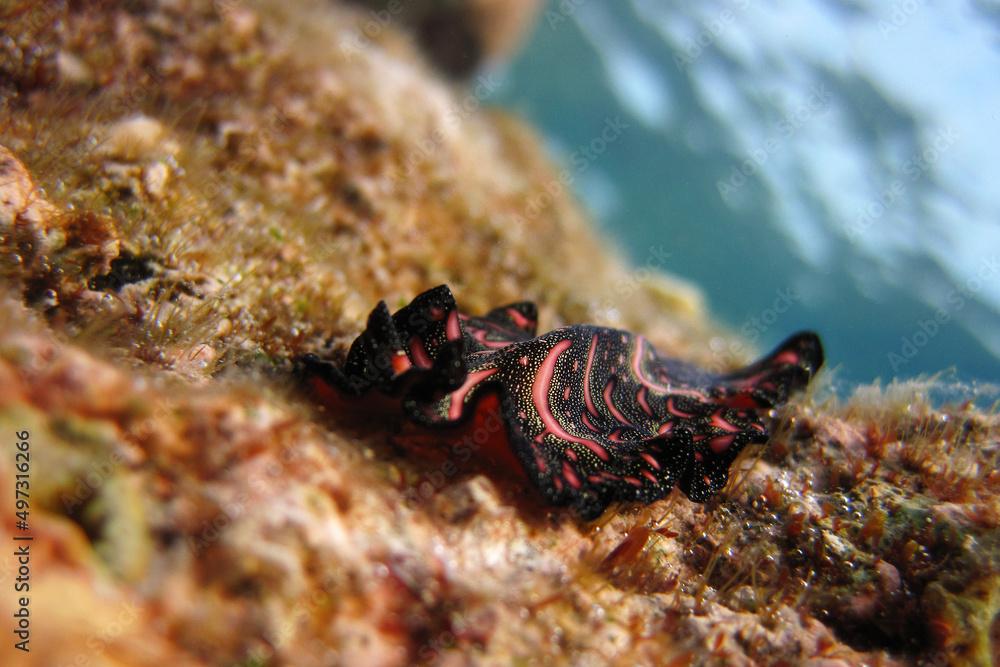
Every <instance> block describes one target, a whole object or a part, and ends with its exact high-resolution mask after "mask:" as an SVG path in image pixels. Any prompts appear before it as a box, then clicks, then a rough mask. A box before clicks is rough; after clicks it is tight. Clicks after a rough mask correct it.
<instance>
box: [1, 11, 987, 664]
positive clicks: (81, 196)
mask: <svg viewBox="0 0 1000 667" xmlns="http://www.w3.org/2000/svg"><path fill="white" fill-rule="evenodd" d="M444 4H447V3H442V5H444ZM529 4H531V3H524V4H523V6H524V7H527V6H528V5H529ZM433 5H434V3H415V4H413V5H412V11H414V12H418V10H420V11H423V9H421V8H422V7H427V6H433ZM469 6H477V7H478V6H482V7H487V6H489V3H469ZM377 11H380V10H376V13H371V12H367V11H364V10H360V9H358V8H357V7H356V6H355V5H354V4H339V3H330V2H320V1H315V2H301V3H278V2H272V1H270V0H268V1H262V2H259V3H244V2H212V1H209V0H151V1H148V2H101V3H33V2H13V3H7V4H5V5H3V6H2V7H0V12H2V24H0V25H2V28H0V30H2V31H3V35H2V39H0V95H2V104H0V113H2V122H0V145H2V148H0V323H2V326H0V425H2V427H3V429H4V433H7V434H8V435H9V434H11V433H12V432H15V431H16V432H25V431H27V432H28V434H29V436H30V437H29V438H28V440H29V441H30V447H31V452H32V459H31V490H32V494H31V510H30V518H29V521H28V523H29V527H30V533H31V534H32V535H33V537H34V539H33V541H32V560H31V568H32V569H31V577H32V578H31V595H32V597H31V610H32V611H31V613H32V626H31V627H32V635H31V649H32V652H31V654H30V655H28V654H24V653H22V652H20V651H17V650H15V649H14V648H13V647H12V644H11V643H10V642H5V644H4V645H3V648H2V649H0V651H2V653H0V660H2V662H3V664H87V665H146V664H149V665H153V664H192V665H199V664H223V665H237V664H240V665H243V664H246V665H251V664H252V665H281V664H290V665H306V666H308V665H330V664H349V665H354V664H366V665H367V664H372V665H402V664H411V663H415V662H416V663H432V664H574V665H587V664H594V665H603V664H612V663H617V664H668V665H687V664H716V665H741V664H742V665H750V664H810V665H833V664H861V663H868V664H989V662H990V660H991V659H993V656H995V655H996V654H997V651H998V649H997V646H998V642H997V639H996V630H995V627H996V626H997V624H998V621H997V608H998V603H997V600H998V597H997V592H996V591H997V585H996V582H997V576H998V560H1000V545H998V538H997V535H998V531H997V527H998V522H1000V507H998V484H1000V476H998V474H997V472H996V470H997V465H996V464H997V455H998V449H1000V423H998V419H997V417H996V416H995V415H994V414H992V413H989V414H987V413H983V412H980V411H977V410H975V409H974V408H972V407H970V406H953V407H934V406H932V405H931V404H930V403H929V402H928V401H927V399H926V392H925V391H923V389H922V388H921V387H909V388H907V387H894V388H891V389H886V390H882V389H879V388H877V387H875V388H869V389H867V390H865V392H859V394H858V395H857V396H856V397H855V398H854V399H853V400H852V401H849V402H846V403H838V402H837V401H834V400H832V399H825V400H824V399H820V398H817V397H814V396H806V397H800V398H799V399H797V400H796V401H795V402H793V403H792V404H790V405H789V406H787V407H786V408H784V409H782V410H781V411H780V412H779V413H778V414H776V415H775V420H776V424H775V428H774V431H775V436H774V437H773V438H772V441H771V443H770V444H769V445H768V447H767V448H766V449H760V448H758V449H757V450H756V451H750V452H748V453H747V454H746V455H745V456H744V458H743V459H742V462H741V464H740V466H739V467H740V472H739V473H738V474H734V475H733V481H732V483H731V485H730V487H729V489H728V490H727V492H726V493H725V494H724V495H723V496H722V497H720V498H719V499H717V500H715V501H713V502H711V503H709V504H707V505H696V504H693V503H690V502H688V501H687V500H686V499H685V498H683V496H681V495H678V494H675V495H672V496H670V497H669V498H667V499H664V500H663V501H660V502H657V503H654V504H652V505H650V506H648V507H620V508H615V509H613V510H612V511H609V512H608V513H606V514H605V516H604V517H602V519H600V520H598V521H597V522H594V523H592V524H583V523H580V522H579V521H578V520H577V519H576V518H574V517H573V516H572V515H570V514H567V513H564V512H561V511H554V510H550V509H548V508H546V507H544V505H542V504H540V503H539V502H538V500H537V499H533V498H530V497H526V496H525V494H523V493H522V492H521V490H520V487H518V486H517V485H516V484H512V483H510V480H508V479H506V478H505V477H504V476H502V475H490V476H486V475H484V474H482V473H481V471H467V470H460V469H459V468H458V467H456V466H447V465H446V464H447V463H448V462H447V461H445V464H442V463H441V460H440V457H438V458H435V457H433V456H426V457H424V456H418V455H415V454H414V453H413V452H412V451H410V450H408V449H406V448H404V447H401V446H399V445H398V444H397V441H396V438H395V436H396V435H397V434H398V432H399V428H400V425H399V424H398V423H395V422H392V421H391V420H390V422H389V423H387V422H386V420H384V419H377V420H372V419H364V418H358V419H351V420H348V419H344V418H342V417H343V416H336V415H330V414H327V413H325V412H322V411H321V410H319V409H317V408H316V407H315V406H314V405H313V404H312V403H311V402H309V401H308V400H307V397H306V396H305V395H304V394H303V393H302V392H301V391H299V389H298V388H297V387H296V385H295V382H294V380H293V378H292V376H291V368H292V365H291V359H292V358H294V357H295V356H296V355H298V354H300V353H302V352H308V351H322V352H325V353H330V354H333V355H336V354H341V353H343V352H344V350H345V349H346V346H347V344H348V343H349V342H350V340H351V339H352V338H353V336H355V335H356V334H357V333H358V331H360V330H361V329H362V328H363V326H364V322H365V317H366V316H367V313H368V311H369V309H370V308H371V306H372V305H373V304H374V303H375V302H377V301H378V300H379V299H386V301H387V302H388V303H389V304H390V306H395V305H398V304H401V303H403V302H405V301H408V300H409V299H410V298H412V297H413V296H414V295H415V294H416V293H418V292H420V291H422V290H423V289H426V288H428V287H431V286H433V285H435V284H438V283H448V284H450V285H451V286H452V288H453V289H454V291H455V292H456V294H457V295H458V297H459V300H460V302H461V303H462V305H463V306H464V307H465V308H466V309H468V310H469V311H471V312H483V311H485V310H487V309H488V308H491V307H493V306H495V305H498V304H502V303H507V302H511V301H517V300H522V299H530V300H534V301H536V302H537V303H538V304H539V305H540V307H541V316H542V327H543V328H552V327H555V326H558V325H561V324H564V323H570V322H585V321H590V322H599V323H601V324H605V325H610V326H619V327H622V328H627V329H631V330H635V331H640V332H642V333H644V334H646V335H647V336H649V337H650V338H651V339H652V340H654V341H655V342H656V344H657V346H658V347H659V348H660V349H662V350H663V351H664V352H666V353H669V354H671V355H673V356H679V357H683V358H686V359H689V360H691V361H694V362H698V363H702V364H708V365H711V366H713V367H716V368H725V367H730V366H733V365H735V364H736V363H738V362H740V361H743V360H744V359H742V358H736V357H733V356H729V354H728V353H726V354H721V353H717V352H715V351H714V350H720V349H721V350H734V349H741V346H740V345H737V344H735V343H739V342H740V341H737V340H735V339H732V338H730V337H728V336H727V334H726V333H725V332H722V331H720V330H719V329H718V328H717V327H716V326H715V325H713V323H712V322H711V321H710V319H709V318H708V316H707V315H706V314H705V312H704V310H703V307H702V304H701V300H700V298H699V296H698V292H697V290H696V289H695V288H693V287H691V286H689V285H686V284H684V283H682V282H681V281H678V280H676V279H673V278H670V277H668V276H666V275H665V274H661V273H656V272H650V271H648V270H647V267H645V266H644V267H641V268H640V269H634V268H630V267H629V266H628V265H627V264H625V263H624V262H623V260H622V259H621V258H620V257H618V256H617V255H615V254H614V252H613V251H612V250H609V248H608V246H609V244H608V242H607V241H606V240H603V239H600V238H598V237H597V235H596V234H595V233H594V232H593V231H592V230H591V228H590V226H589V225H588V223H587V220H586V217H585V215H584V214H583V213H582V212H581V210H580V208H579V206H578V205H577V204H576V203H575V201H574V200H573V198H572V196H571V194H570V192H569V189H568V183H569V181H570V180H571V179H569V178H568V177H567V175H566V173H564V172H560V170H559V168H558V167H557V166H556V165H553V164H552V163H551V162H550V160H549V159H548V158H547V157H545V155H544V154H543V153H542V151H541V150H540V148H539V147H538V144H539V142H538V140H537V138H536V137H535V136H534V134H533V133H532V131H531V130H530V129H528V128H526V127H525V126H524V125H523V124H522V123H520V122H519V121H517V120H515V119H513V118H510V117H508V116H506V115H504V114H502V113H500V112H497V111H494V110H489V109H486V108H483V106H482V104H481V102H480V100H479V99H478V98H477V97H476V94H475V92H474V90H469V89H466V88H462V87H459V86H458V85H456V84H452V83H448V82H446V81H445V80H443V79H442V77H441V76H440V75H439V74H437V73H436V71H435V70H434V68H433V67H431V66H429V65H427V64H425V63H424V61H423V60H422V56H421V55H420V54H419V53H418V51H417V50H416V47H415V46H414V45H413V39H412V38H411V37H410V36H408V35H407V34H406V33H404V32H400V30H399V29H398V28H396V27H395V25H394V24H395V19H393V20H390V21H385V22H380V23H379V24H378V25H379V33H378V35H377V36H372V35H370V34H368V32H370V30H369V28H368V26H370V25H371V22H372V21H373V20H376V21H380V18H379V17H380V16H381V15H380V14H378V13H377ZM400 20H401V21H402V23H404V24H406V22H407V20H408V19H407V18H406V16H402V15H401V18H400ZM475 25H476V26H477V28H476V29H477V30H480V31H481V30H483V29H484V28H483V26H484V25H487V26H488V25H489V22H488V21H487V22H486V23H483V22H482V21H481V20H480V21H479V22H478V23H476V24H475ZM366 30H368V32H366ZM484 34H488V35H489V34H490V33H489V32H487V33H484ZM359 35H360V36H363V37H364V39H358V36H359ZM483 39H486V38H485V37H484V38H483ZM489 39H498V40H499V38H498V37H497V36H496V35H492V36H490V37H489ZM486 41H489V40H488V39H487V40H486ZM499 41H502V40H499ZM664 268H669V265H665V266H664ZM727 339H728V340H727ZM727 343H733V344H727ZM742 347H745V346H742ZM5 437H6V436H5ZM14 474H15V468H14V459H13V457H10V456H5V457H3V458H2V459H0V495H2V496H3V497H5V498H8V499H12V498H14V497H15V487H14V484H15V477H14ZM6 502H9V501H6ZM4 507H5V508H6V509H5V511H7V512H8V515H7V516H8V517H10V516H13V508H12V507H11V506H9V505H4ZM11 521H12V519H8V520H7V521H5V522H3V529H2V532H3V535H2V538H3V539H5V540H7V543H8V544H10V543H11V540H10V538H11V536H12V535H11V534H12V533H17V532H18V531H19V530H20V529H18V528H17V527H16V525H15V524H14V523H11ZM12 563H13V561H11V560H9V559H8V560H5V561H4V563H3V566H2V569H0V579H2V581H0V584H2V585H3V587H4V589H5V590H7V591H10V590H12V586H13V578H14V577H15V576H16V575H15V571H14V569H13V568H12ZM16 604H17V600H16V599H15V598H14V597H13V596H12V595H9V594H8V595H4V596H0V615H2V616H3V617H4V618H6V619H8V620H9V619H12V618H13V613H14V612H15V609H14V606H15V605H16ZM6 631H7V630H6V629H5V632H6ZM29 658H30V659H31V662H30V663H29Z"/></svg>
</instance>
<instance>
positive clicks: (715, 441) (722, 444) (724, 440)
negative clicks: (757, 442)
mask: <svg viewBox="0 0 1000 667" xmlns="http://www.w3.org/2000/svg"><path fill="white" fill-rule="evenodd" d="M734 439H736V436H735V435H720V436H719V437H717V438H712V439H711V440H709V441H708V446H709V448H711V450H712V451H713V452H715V453H716V454H721V453H722V452H724V451H726V450H727V449H729V445H731V444H733V440H734Z"/></svg>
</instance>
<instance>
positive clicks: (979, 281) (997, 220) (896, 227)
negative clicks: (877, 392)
mask: <svg viewBox="0 0 1000 667" xmlns="http://www.w3.org/2000/svg"><path fill="white" fill-rule="evenodd" d="M998 45H1000V3H998V2H996V1H995V0H994V1H991V0H967V1H958V0H947V1H945V2H942V3H931V2H922V1H918V0H895V1H892V2H882V1H881V0H879V1H876V0H784V1H777V0H774V1H768V0H702V1H700V2H696V3H692V2H681V1H676V2H675V1H671V0H614V1H612V0H554V1H552V2H550V3H549V4H548V5H547V7H546V9H545V10H544V11H543V13H542V16H541V20H540V21H539V23H538V25H537V27H536V30H535V32H534V34H533V36H532V37H531V38H530V40H529V42H528V44H527V48H526V49H525V50H524V52H523V53H522V54H521V55H520V57H519V58H518V59H517V60H516V61H514V62H513V63H512V64H511V65H509V66H508V67H507V68H506V69H505V70H504V71H503V72H500V73H499V74H498V75H495V76H497V77H498V78H497V82H494V83H493V84H491V85H489V86H484V87H485V88H486V89H488V90H491V91H492V92H491V94H490V97H489V101H490V102H491V103H494V104H500V105H503V106H506V107H508V108H512V109H514V110H515V111H516V112H518V113H520V114H521V115H522V116H525V117H527V118H528V119H529V120H530V121H531V122H533V123H534V124H535V125H536V126H538V127H539V128H541V130H542V132H543V133H544V134H545V136H546V138H547V140H548V142H549V143H550V145H551V149H552V151H553V152H554V153H555V154H556V155H557V156H559V157H561V159H562V160H563V162H564V164H565V165H566V168H567V169H568V170H569V173H570V174H571V175H572V180H573V187H574V188H575V189H576V190H577V192H578V194H579V196H580V197H581V198H582V199H583V200H584V202H586V204H587V205H588V207H589V208H590V209H591V211H592V213H593V214H594V216H595V218H596V219H597V221H598V224H599V225H601V227H602V228H603V232H604V233H605V234H606V235H608V236H611V237H613V238H615V239H616V240H617V242H618V243H619V245H621V246H622V247H623V248H624V249H625V250H626V251H627V252H628V253H629V254H630V255H631V257H632V259H633V260H634V261H635V262H636V264H637V265H644V266H650V265H654V266H659V267H660V268H663V269H664V270H667V271H669V272H672V273H675V274H678V275H680V276H682V277H685V278H687V279H689V280H691V281H693V282H694V283H696V284H697V285H698V286H700V287H701V289H702V290H703V291H704V292H705V294H706V295H707V298H708V301H709V307H710V309H711V311H712V313H713V314H714V315H715V316H716V317H717V318H719V319H720V320H722V321H723V322H724V323H726V324H727V325H729V326H730V327H732V328H733V329H734V330H736V331H742V332H743V333H744V334H745V335H747V336H748V337H750V338H751V339H752V340H754V341H755V343H756V344H757V345H758V347H760V348H761V349H766V348H769V347H771V346H772V345H774V344H776V343H777V342H779V341H780V340H781V339H782V338H783V337H784V336H785V335H786V334H788V333H791V332H792V331H793V330H795V329H798V328H810V329H815V330H817V331H818V332H820V333H821V335H822V336H823V340H824V342H825V344H826V347H827V353H828V359H829V361H830V363H831V365H832V366H834V367H837V368H839V370H838V372H837V378H838V379H839V383H838V384H839V387H840V388H845V387H846V388H849V387H850V386H851V385H852V384H854V383H857V382H868V381H871V380H874V379H876V378H881V379H882V380H883V381H886V380H890V379H893V378H908V377H913V376H918V375H921V374H929V373H935V372H937V371H942V370H945V369H949V368H953V369H955V375H956V376H957V378H958V379H959V380H961V381H963V382H970V383H971V382H973V381H978V382H979V383H986V384H987V385H990V384H995V383H997V382H1000V161H998V157H997V153H998V150H1000V53H998V48H1000V46H998ZM609 128H612V129H611V130H609ZM614 128H617V129H614ZM602 134H603V138H602ZM659 248H663V249H666V250H667V251H668V252H669V253H670V256H669V257H668V258H667V259H666V260H657V257H658V256H659V255H657V253H656V249H659Z"/></svg>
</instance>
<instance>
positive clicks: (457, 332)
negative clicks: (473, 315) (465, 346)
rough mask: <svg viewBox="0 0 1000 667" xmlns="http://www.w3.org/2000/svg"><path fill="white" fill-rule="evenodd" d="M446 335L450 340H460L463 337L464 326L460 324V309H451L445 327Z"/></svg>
mask: <svg viewBox="0 0 1000 667" xmlns="http://www.w3.org/2000/svg"><path fill="white" fill-rule="evenodd" d="M444 335H445V337H446V338H447V339H448V340H458V339H459V338H461V337H462V328H461V327H460V326H459V324H458V311H455V310H453V311H451V314H450V315H448V323H447V324H445V327H444Z"/></svg>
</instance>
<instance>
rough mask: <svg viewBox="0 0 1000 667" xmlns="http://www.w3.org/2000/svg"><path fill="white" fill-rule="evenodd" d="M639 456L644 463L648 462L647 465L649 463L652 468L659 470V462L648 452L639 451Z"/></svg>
mask: <svg viewBox="0 0 1000 667" xmlns="http://www.w3.org/2000/svg"><path fill="white" fill-rule="evenodd" d="M639 456H641V457H642V459H643V460H644V461H645V462H646V463H648V464H649V465H651V466H652V467H653V469H654V470H659V469H660V464H659V462H657V460H656V459H655V458H653V455H652V454H650V453H649V452H639Z"/></svg>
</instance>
